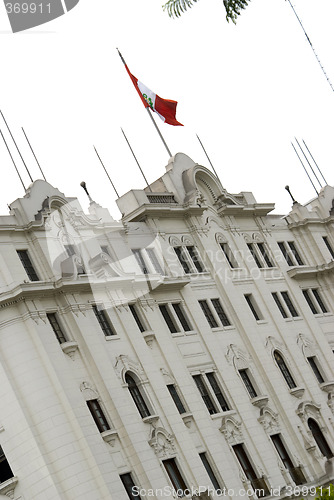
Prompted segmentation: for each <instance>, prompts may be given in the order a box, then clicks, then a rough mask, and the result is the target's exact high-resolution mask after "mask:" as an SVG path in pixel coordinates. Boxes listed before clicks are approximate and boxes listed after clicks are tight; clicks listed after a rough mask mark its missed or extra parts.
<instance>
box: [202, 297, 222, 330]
mask: <svg viewBox="0 0 334 500" xmlns="http://www.w3.org/2000/svg"><path fill="white" fill-rule="evenodd" d="M198 303H199V305H200V306H201V309H202V311H203V313H204V316H205V317H206V320H207V322H208V323H209V325H210V327H211V328H217V327H218V323H217V321H216V320H215V318H214V316H213V314H212V312H211V309H210V307H209V304H208V303H207V301H206V300H199V301H198Z"/></svg>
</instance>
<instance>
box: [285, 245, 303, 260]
mask: <svg viewBox="0 0 334 500" xmlns="http://www.w3.org/2000/svg"><path fill="white" fill-rule="evenodd" d="M288 245H289V248H290V250H291V253H292V255H293V256H294V258H295V260H296V262H297V264H298V265H299V266H303V265H304V262H303V261H302V258H301V256H300V255H299V253H298V251H297V248H296V245H295V243H294V242H293V241H288Z"/></svg>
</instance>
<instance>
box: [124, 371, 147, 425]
mask: <svg viewBox="0 0 334 500" xmlns="http://www.w3.org/2000/svg"><path fill="white" fill-rule="evenodd" d="M125 382H126V383H127V384H128V389H129V392H130V394H131V397H132V399H133V401H134V403H135V405H136V406H137V408H138V411H139V413H140V416H141V418H145V417H148V416H150V415H151V413H150V410H149V409H148V407H147V404H146V403H145V400H144V398H143V396H142V393H141V392H140V389H139V387H138V385H137V382H136V381H135V379H134V378H133V377H132V376H131V375H130V374H129V373H127V374H126V375H125Z"/></svg>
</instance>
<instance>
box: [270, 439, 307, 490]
mask: <svg viewBox="0 0 334 500" xmlns="http://www.w3.org/2000/svg"><path fill="white" fill-rule="evenodd" d="M270 439H271V440H272V442H273V444H274V446H275V449H276V451H277V453H278V455H279V457H280V459H281V460H282V462H283V465H284V467H285V468H286V469H287V470H288V471H289V472H290V474H291V477H292V479H293V480H294V482H295V483H296V485H300V484H304V483H306V479H305V477H304V474H303V472H302V470H301V468H300V467H295V466H294V465H293V463H292V460H291V458H290V456H289V453H288V452H287V450H286V448H285V446H284V443H283V441H282V439H281V436H280V435H279V434H273V435H271V436H270Z"/></svg>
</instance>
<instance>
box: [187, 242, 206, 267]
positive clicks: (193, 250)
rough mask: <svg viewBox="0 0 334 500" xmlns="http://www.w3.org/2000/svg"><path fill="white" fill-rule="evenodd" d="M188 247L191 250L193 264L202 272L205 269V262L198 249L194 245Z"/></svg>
mask: <svg viewBox="0 0 334 500" xmlns="http://www.w3.org/2000/svg"><path fill="white" fill-rule="evenodd" d="M186 248H187V250H188V252H189V255H190V257H191V260H192V261H193V264H194V266H195V267H196V269H197V271H198V272H199V273H202V272H203V271H204V269H203V264H202V262H201V260H200V258H199V254H198V250H197V249H196V248H195V247H194V246H187V247H186Z"/></svg>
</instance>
